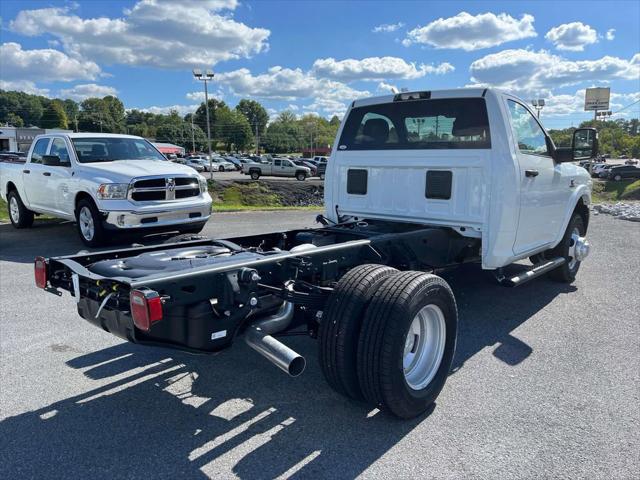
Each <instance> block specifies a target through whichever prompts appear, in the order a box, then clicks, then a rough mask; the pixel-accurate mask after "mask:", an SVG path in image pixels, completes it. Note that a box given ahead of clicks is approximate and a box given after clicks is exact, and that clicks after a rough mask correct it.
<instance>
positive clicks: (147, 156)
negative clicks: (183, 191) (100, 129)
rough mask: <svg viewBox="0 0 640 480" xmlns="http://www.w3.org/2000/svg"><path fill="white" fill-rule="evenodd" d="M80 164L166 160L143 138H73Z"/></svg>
mask: <svg viewBox="0 0 640 480" xmlns="http://www.w3.org/2000/svg"><path fill="white" fill-rule="evenodd" d="M71 142H72V143H73V147H74V148H75V150H76V155H77V157H78V161H79V162H80V163H95V162H115V161H116V160H163V161H166V158H164V156H163V155H162V154H161V153H160V152H159V151H158V150H156V149H155V148H154V147H153V145H151V144H150V143H149V142H147V141H146V140H144V139H142V138H118V137H96V138H72V139H71Z"/></svg>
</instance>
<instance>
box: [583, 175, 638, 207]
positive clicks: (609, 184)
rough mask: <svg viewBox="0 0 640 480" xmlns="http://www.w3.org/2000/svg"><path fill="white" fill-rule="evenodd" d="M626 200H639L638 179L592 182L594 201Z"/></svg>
mask: <svg viewBox="0 0 640 480" xmlns="http://www.w3.org/2000/svg"><path fill="white" fill-rule="evenodd" d="M628 200H640V180H622V181H620V182H614V181H594V182H593V201H594V203H602V202H620V201H628Z"/></svg>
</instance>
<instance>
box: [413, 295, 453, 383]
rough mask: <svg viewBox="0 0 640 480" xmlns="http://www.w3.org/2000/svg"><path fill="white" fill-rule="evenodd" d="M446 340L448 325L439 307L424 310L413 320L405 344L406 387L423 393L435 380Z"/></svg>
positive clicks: (434, 306)
mask: <svg viewBox="0 0 640 480" xmlns="http://www.w3.org/2000/svg"><path fill="white" fill-rule="evenodd" d="M445 339H446V324H445V321H444V314H443V313H442V310H441V309H440V307H438V306H436V305H433V304H430V305H426V306H424V307H423V308H422V309H421V310H420V311H419V312H418V313H417V315H416V316H415V317H414V318H413V321H412V322H411V325H410V326H409V330H408V331H407V335H406V337H405V342H404V352H403V359H402V368H403V370H404V379H405V381H406V382H407V385H409V387H410V388H411V389H413V390H422V389H423V388H425V387H426V386H427V385H429V383H430V382H431V380H433V377H435V375H436V373H437V372H438V369H439V368H440V363H442V357H443V355H444V344H445Z"/></svg>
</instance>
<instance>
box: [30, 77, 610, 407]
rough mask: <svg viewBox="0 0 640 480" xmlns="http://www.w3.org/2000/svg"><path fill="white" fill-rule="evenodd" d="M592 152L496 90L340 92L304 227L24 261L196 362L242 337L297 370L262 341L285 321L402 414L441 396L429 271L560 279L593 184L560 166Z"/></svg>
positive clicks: (139, 336)
mask: <svg viewBox="0 0 640 480" xmlns="http://www.w3.org/2000/svg"><path fill="white" fill-rule="evenodd" d="M597 151H598V143H597V135H596V132H595V130H593V129H578V130H576V131H575V133H574V135H573V145H572V146H571V147H566V148H557V147H556V146H555V145H554V143H553V141H552V140H551V138H550V137H549V135H548V134H547V132H546V131H545V130H544V128H543V127H542V125H540V123H539V122H538V120H537V119H536V117H535V115H534V114H533V113H532V112H531V110H530V109H529V107H528V106H527V105H526V103H525V102H524V101H522V100H520V99H518V98H516V97H514V96H511V95H508V94H505V93H501V92H498V91H494V90H486V89H464V90H449V91H422V92H409V93H400V94H397V95H392V96H384V97H377V98H369V99H361V100H356V101H354V102H353V103H352V105H351V107H350V108H349V110H348V111H347V113H346V115H345V118H344V120H343V122H342V125H341V127H340V130H339V132H338V135H337V138H336V142H335V145H334V149H333V152H332V155H331V159H330V161H329V162H328V167H327V180H326V184H325V185H326V189H325V208H326V211H325V214H324V215H320V216H318V222H319V223H320V224H321V225H320V226H318V227H317V228H310V229H301V230H290V231H285V232H276V233H262V234H257V235H252V236H243V237H236V238H226V239H209V238H203V237H198V236H195V237H194V236H191V237H190V236H188V235H187V236H184V235H183V236H178V237H176V238H174V239H172V240H170V241H169V243H166V244H163V245H156V246H147V247H136V248H128V249H121V250H113V251H109V252H100V253H92V254H78V255H73V256H68V257H56V258H48V259H47V258H42V257H38V258H36V260H35V279H36V284H37V285H38V286H39V287H40V288H43V289H45V290H47V291H50V292H53V293H56V294H60V293H61V292H60V290H66V291H68V292H70V293H71V294H72V295H73V296H75V298H76V301H77V305H78V306H77V309H78V313H79V314H80V316H81V317H83V318H84V319H86V320H87V321H89V322H90V323H92V324H94V325H96V326H98V327H100V328H101V329H103V330H105V331H107V332H111V333H112V334H114V335H117V336H119V337H122V338H125V339H127V340H129V341H131V342H136V343H141V344H147V345H161V346H171V347H174V348H180V349H184V350H188V351H195V352H205V353H207V352H210V353H211V352H217V351H220V350H223V349H226V348H229V347H230V346H232V345H233V342H234V340H236V339H238V338H243V339H244V341H245V342H246V343H248V344H249V346H250V347H251V348H253V349H254V350H256V351H257V352H258V353H260V354H261V355H263V356H264V357H265V358H266V359H268V360H269V361H271V362H272V363H273V364H274V365H276V366H277V367H279V368H280V369H282V370H284V371H285V372H287V373H288V374H289V375H292V376H296V375H299V374H300V373H302V371H303V369H304V366H305V360H304V358H303V357H302V356H301V355H299V354H298V353H297V352H295V351H294V350H292V349H291V348H289V347H288V346H287V345H285V343H283V342H282V341H281V340H280V339H279V338H277V337H279V336H286V335H287V334H289V333H295V332H293V331H294V330H296V329H301V330H302V331H303V332H306V333H308V334H309V335H310V336H311V337H312V338H317V340H318V344H319V350H318V352H319V363H320V366H321V369H322V371H323V373H324V376H325V378H326V380H327V382H328V383H329V385H330V386H331V387H332V388H334V389H335V390H336V391H338V392H340V393H342V394H344V395H345V396H347V397H349V398H352V399H354V400H359V401H364V402H367V403H368V404H370V405H374V406H376V407H379V408H381V409H383V410H386V411H388V412H391V413H392V414H394V415H397V416H399V417H402V418H410V417H414V416H416V415H419V414H421V413H422V412H424V411H425V410H427V408H428V407H429V406H430V405H431V404H432V403H433V402H434V400H435V399H436V397H437V396H438V394H439V393H440V391H441V389H442V388H443V386H444V384H445V381H446V379H447V376H448V374H449V369H450V367H451V362H452V359H453V356H454V350H455V345H456V338H457V331H458V329H457V322H458V314H457V307H456V301H455V297H454V293H453V292H452V290H451V288H450V287H449V285H448V284H447V282H446V281H445V280H444V279H442V278H441V277H439V276H438V275H436V272H440V271H442V270H444V269H447V268H454V267H456V266H458V265H460V264H463V263H469V262H475V263H478V264H479V265H480V266H481V268H483V269H486V270H492V271H494V272H495V276H496V279H497V281H498V282H500V283H501V284H503V285H505V286H511V287H514V286H518V285H522V284H523V283H525V282H527V281H530V280H532V279H534V278H536V277H539V276H541V275H543V274H549V275H550V276H551V277H552V278H553V279H555V280H558V281H561V282H572V281H573V280H574V278H575V276H576V273H577V272H578V269H579V267H580V263H581V262H582V261H583V260H584V258H585V257H586V256H587V254H588V252H589V244H588V242H587V240H586V238H585V237H586V232H587V227H588V224H589V209H588V206H589V203H590V196H591V180H590V177H589V175H588V173H587V171H586V170H584V169H583V168H580V167H578V166H576V165H574V164H573V163H571V162H572V161H574V160H578V159H585V158H593V157H595V156H596V155H597ZM527 258H528V259H530V260H531V262H532V265H531V266H527V265H526V263H525V264H522V263H521V264H520V265H518V267H512V268H510V269H509V271H513V270H518V271H519V272H520V273H518V274H513V273H511V274H509V275H507V274H506V273H504V272H505V271H506V270H505V271H503V268H504V267H507V266H508V265H510V264H512V263H514V262H518V261H519V260H523V259H527ZM169 260H171V261H169ZM107 292H108V293H107ZM309 401H312V399H311V398H310V399H309Z"/></svg>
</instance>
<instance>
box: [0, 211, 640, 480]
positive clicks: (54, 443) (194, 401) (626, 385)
mask: <svg viewBox="0 0 640 480" xmlns="http://www.w3.org/2000/svg"><path fill="white" fill-rule="evenodd" d="M314 216H315V213H311V212H297V211H288V212H260V213H241V214H237V213H236V214H217V215H215V217H214V218H213V219H212V220H211V221H210V224H209V225H208V226H207V229H206V231H205V233H207V234H210V235H214V236H233V235H242V234H247V233H256V232H261V231H266V230H275V229H288V228H292V227H304V226H312V225H313V219H314ZM589 237H590V240H591V242H592V243H593V245H594V249H593V253H592V255H591V256H590V258H588V259H587V261H586V262H585V263H584V264H583V265H582V268H581V270H580V272H579V274H578V279H577V281H576V282H575V284H574V285H571V286H566V285H562V284H557V283H554V282H552V281H550V280H547V279H540V280H537V281H535V282H533V283H530V284H528V285H525V286H522V287H520V288H518V289H514V290H509V289H506V288H504V287H500V286H498V285H497V284H495V283H494V282H493V281H492V278H491V276H490V275H488V274H486V273H483V272H481V271H480V270H479V269H477V268H476V267H473V266H468V267H465V268H464V269H462V270H458V271H456V272H455V273H450V274H447V275H446V278H447V280H448V281H449V282H450V283H451V285H452V287H453V289H454V292H455V293H456V297H457V301H458V307H459V310H460V322H461V323H460V335H459V340H458V348H457V353H456V357H455V360H454V369H453V371H452V373H451V375H450V377H449V380H448V382H447V384H446V386H445V388H444V390H443V392H442V394H441V395H440V397H439V398H438V402H437V404H436V405H435V407H434V408H433V410H432V411H430V412H428V413H427V414H426V415H424V416H422V417H420V418H418V419H415V420H412V421H399V420H397V419H394V418H391V417H389V416H387V415H385V414H383V413H379V412H376V411H370V409H368V408H366V407H365V406H363V405H360V404H357V403H352V402H349V401H347V400H345V399H344V398H342V397H340V396H339V395H337V394H335V393H333V392H332V391H331V390H330V389H329V388H328V387H327V385H326V384H325V382H324V380H323V378H322V375H321V373H320V369H319V366H318V363H317V359H316V348H317V346H316V344H315V342H314V341H313V340H311V339H307V338H302V337H293V339H292V340H291V341H290V344H291V345H292V346H293V347H294V348H295V349H297V350H298V351H299V352H300V353H302V354H303V355H305V356H306V357H307V359H308V367H307V371H306V372H305V373H304V374H303V375H302V376H301V377H298V378H295V379H292V378H288V377H286V376H285V375H284V374H282V373H281V372H280V371H279V370H277V369H276V368H275V367H273V366H272V365H270V364H269V363H267V362H266V361H265V360H264V359H263V358H262V357H259V356H258V355H257V354H255V353H254V352H252V351H250V350H249V349H248V347H246V346H245V345H244V344H243V343H238V344H236V346H235V347H234V348H233V349H231V350H229V351H227V352H224V353H222V354H220V355H217V356H213V357H209V356H192V355H188V354H185V353H180V352H175V351H170V350H164V349H158V348H150V347H140V346H136V345H131V344H128V343H123V342H122V341H121V340H119V339H117V338H115V337H112V336H110V335H109V334H107V333H105V332H102V331H100V330H98V329H96V328H94V327H92V326H90V325H89V324H88V323H86V322H85V321H84V320H82V319H80V318H79V317H78V316H77V315H76V313H75V307H74V301H73V299H72V298H71V297H69V296H67V295H65V296H63V297H62V298H58V297H56V296H54V295H49V294H46V293H44V292H43V291H41V290H38V289H36V287H35V286H34V284H33V278H32V277H33V275H32V264H31V262H32V260H33V257H34V256H35V255H47V256H51V255H62V254H69V253H73V252H75V251H77V250H79V249H81V248H82V246H81V245H80V242H79V240H78V239H77V236H76V232H75V230H74V229H73V227H72V226H71V225H70V224H59V223H48V224H39V225H37V227H36V228H33V229H31V230H23V231H16V230H13V229H12V227H11V226H9V225H0V346H1V351H0V355H1V364H0V477H1V478H6V479H14V478H70V479H75V478H109V479H114V478H133V477H135V478H140V477H145V478H208V477H215V478H230V477H240V478H275V477H281V478H286V477H295V478H353V477H356V476H358V475H362V476H363V477H365V478H437V479H442V478H452V479H460V478H474V477H475V478H499V479H511V478H513V479H538V478H559V477H560V478H588V479H610V478H616V479H631V478H638V477H639V476H640V449H639V448H638V446H639V445H640V368H639V367H640V314H639V312H640V296H639V292H640V289H639V282H638V274H639V272H640V256H639V255H638V252H639V251H640V225H639V224H637V223H632V222H625V221H619V220H614V219H612V218H611V217H609V216H605V215H600V216H596V217H593V219H592V225H591V227H590V232H589Z"/></svg>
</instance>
